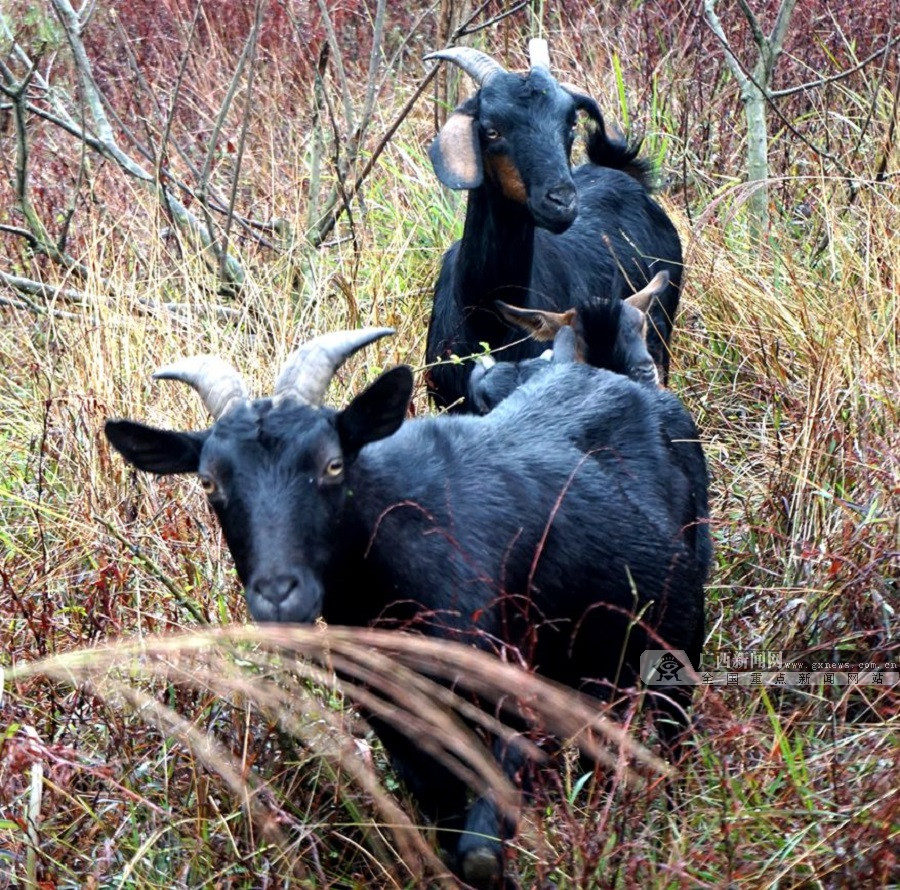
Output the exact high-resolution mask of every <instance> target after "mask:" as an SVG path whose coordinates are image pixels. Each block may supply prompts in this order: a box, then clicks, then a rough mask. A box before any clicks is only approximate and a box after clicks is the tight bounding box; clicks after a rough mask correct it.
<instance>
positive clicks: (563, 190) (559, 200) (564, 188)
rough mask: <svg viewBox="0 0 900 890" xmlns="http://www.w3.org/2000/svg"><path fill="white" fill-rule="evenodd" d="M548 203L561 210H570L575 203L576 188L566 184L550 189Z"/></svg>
mask: <svg viewBox="0 0 900 890" xmlns="http://www.w3.org/2000/svg"><path fill="white" fill-rule="evenodd" d="M547 201H548V202H549V203H550V204H552V205H554V206H555V207H558V208H559V209H560V210H568V209H569V208H570V207H571V206H572V205H573V204H574V203H575V186H574V185H570V184H568V183H564V184H563V185H558V186H556V187H555V188H552V189H550V190H549V191H548V192H547Z"/></svg>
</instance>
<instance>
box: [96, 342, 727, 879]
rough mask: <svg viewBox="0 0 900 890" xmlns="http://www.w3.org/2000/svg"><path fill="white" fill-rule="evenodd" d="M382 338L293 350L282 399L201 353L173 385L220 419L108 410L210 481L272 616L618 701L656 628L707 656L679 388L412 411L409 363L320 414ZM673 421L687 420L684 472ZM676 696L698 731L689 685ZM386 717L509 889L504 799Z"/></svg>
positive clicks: (433, 797)
mask: <svg viewBox="0 0 900 890" xmlns="http://www.w3.org/2000/svg"><path fill="white" fill-rule="evenodd" d="M385 333H387V331H386V330H384V329H374V330H372V329H370V330H365V331H361V332H354V333H349V334H341V333H335V334H329V335H325V336H324V337H321V338H317V339H316V340H314V341H312V342H311V343H309V344H307V345H306V346H304V347H302V348H301V349H299V350H298V351H297V352H295V353H293V354H292V356H291V357H290V358H289V359H288V362H287V363H286V365H285V367H284V369H283V370H282V372H281V373H280V375H279V377H278V380H277V382H276V386H275V394H274V396H273V397H272V398H266V399H257V400H254V401H251V400H249V399H248V398H247V391H246V389H245V388H244V385H243V383H242V382H241V380H240V378H239V377H238V375H237V373H236V372H235V371H234V370H232V369H231V368H230V367H229V366H227V365H226V364H225V363H224V362H221V361H220V360H215V359H211V358H208V357H204V358H197V359H186V360H184V361H183V362H180V363H176V364H175V365H173V366H171V367H169V368H165V369H163V370H162V371H160V372H158V373H157V374H156V375H155V376H157V377H165V378H173V379H178V380H182V381H184V382H186V383H189V384H190V385H192V386H193V387H195V388H196V389H197V390H198V392H199V393H200V394H201V396H202V397H203V400H204V402H205V404H206V405H207V407H208V408H209V410H210V412H211V413H212V414H213V417H214V418H215V422H214V423H213V425H212V427H211V428H209V429H207V430H204V431H198V432H176V431H169V430H161V429H154V428H152V427H148V426H144V425H143V424H139V423H135V422H132V421H127V420H110V421H107V423H106V435H107V437H108V439H109V441H110V442H111V443H112V445H113V446H114V447H115V448H116V449H117V450H118V451H119V452H121V454H122V455H123V456H124V457H125V459H126V460H128V461H129V462H130V463H132V464H133V465H134V466H136V467H138V468H140V469H143V470H148V471H150V472H153V473H161V474H162V473H188V472H193V473H197V474H198V475H199V477H200V480H201V484H202V486H203V489H204V491H205V492H206V493H207V495H208V497H209V502H210V504H211V505H212V508H213V510H214V511H215V513H216V515H217V516H218V518H219V521H220V523H221V525H222V529H223V532H224V535H225V539H226V541H227V542H228V546H229V548H230V550H231V553H232V555H233V557H234V561H235V564H236V566H237V571H238V574H239V576H240V578H241V580H242V581H243V583H244V588H245V591H246V596H247V602H248V605H249V608H250V613H251V615H252V616H253V617H254V618H255V619H256V620H257V621H276V622H281V621H291V622H310V621H314V620H315V619H316V618H318V617H319V616H323V617H324V618H325V620H327V621H328V622H330V623H332V624H347V625H357V626H359V625H371V624H376V623H385V622H389V623H392V624H394V625H396V626H402V627H405V628H415V629H418V630H420V631H421V632H422V633H424V634H429V635H433V636H439V637H444V638H453V639H458V640H468V641H471V642H472V643H473V644H474V645H476V646H479V647H483V648H485V649H492V648H493V647H498V648H507V647H516V648H517V649H518V650H519V651H520V652H521V654H522V657H523V658H524V659H526V660H527V661H528V663H529V664H531V665H533V666H534V667H535V668H536V669H537V670H539V671H540V672H541V673H543V674H545V675H546V676H548V677H551V678H554V679H555V680H557V681H560V682H562V683H566V684H568V685H569V686H571V687H573V688H576V689H581V690H584V691H585V692H586V693H589V694H594V695H598V696H604V697H605V695H606V694H608V692H609V688H610V686H611V685H612V684H613V683H618V685H620V686H622V687H625V686H629V685H632V684H633V683H634V682H635V678H636V672H637V669H638V662H639V657H640V654H641V652H642V651H643V650H644V649H645V648H647V647H648V645H649V648H659V642H658V641H659V640H660V639H661V640H664V641H665V642H666V644H667V645H669V646H671V647H673V648H677V649H683V650H685V651H686V653H687V654H688V656H689V657H690V658H691V659H692V661H693V662H694V664H697V663H698V659H699V655H700V649H701V646H702V642H703V632H704V631H703V611H704V607H703V582H704V578H705V575H706V572H707V567H708V564H709V547H708V545H707V544H704V543H703V542H704V541H708V529H707V527H706V525H705V524H704V523H703V519H704V517H705V515H706V513H705V509H706V488H705V479H706V475H705V473H706V470H705V463H704V458H703V453H702V450H701V449H700V446H699V444H698V443H697V442H696V436H695V435H694V434H693V432H692V431H693V425H692V423H691V420H690V417H689V416H688V415H687V414H686V412H685V411H684V409H683V408H682V406H681V404H680V403H679V402H678V400H677V399H676V398H675V397H674V396H672V395H671V394H670V393H668V392H666V391H662V390H652V389H649V388H647V387H643V386H639V385H637V384H635V383H633V382H632V381H630V380H628V379H626V378H624V377H622V376H620V375H615V374H611V373H609V372H606V371H599V370H596V369H594V368H591V367H589V366H587V365H583V364H575V363H571V364H557V365H555V366H554V367H553V369H551V371H550V372H548V373H546V374H543V375H541V376H540V377H539V378H537V379H536V380H535V381H532V382H531V383H528V384H525V385H524V386H522V387H521V388H520V389H519V390H518V391H517V392H516V393H514V394H513V395H511V396H510V397H509V398H508V399H506V400H505V401H504V402H503V403H502V404H501V405H499V406H498V407H497V409H496V410H495V411H493V412H491V413H490V414H488V415H486V416H485V417H473V416H454V417H437V418H426V419H422V420H416V421H412V422H409V423H403V421H404V417H405V415H406V411H407V405H408V402H409V399H410V395H411V392H412V384H413V378H412V373H411V371H410V369H409V368H407V367H405V366H401V367H397V368H393V369H392V370H389V371H386V372H385V373H384V374H382V375H381V376H380V377H379V378H378V379H377V380H376V381H375V382H374V383H372V384H371V385H370V386H369V387H368V388H367V389H366V390H364V391H363V392H362V393H361V394H360V395H358V396H356V397H355V398H354V399H353V400H352V401H351V402H350V404H349V405H348V406H347V407H346V408H345V409H344V410H342V411H336V410H333V409H330V408H323V407H320V403H321V400H322V397H323V395H324V392H325V389H326V387H327V385H328V382H329V380H330V378H331V376H332V375H333V373H334V371H335V370H336V368H337V367H338V366H339V365H340V363H341V362H342V361H343V360H344V359H345V358H346V357H347V356H348V355H349V354H351V353H352V352H353V351H355V350H356V349H359V348H360V347H361V346H362V345H364V344H366V343H368V342H371V341H372V340H373V339H375V338H376V337H380V336H382V335H384V334H385ZM535 386H539V387H540V394H537V393H535V392H530V390H532V389H534V388H535ZM669 427H673V428H677V432H678V434H679V435H685V434H686V432H687V431H691V438H692V442H691V444H690V448H689V450H687V451H685V455H687V457H688V462H687V465H685V463H684V461H683V460H682V457H681V455H679V456H677V458H673V455H672V454H671V451H670V445H669V442H670V435H669V433H668V429H669ZM698 480H699V481H700V482H701V483H702V485H700V486H698ZM701 488H702V491H701V490H700V489H701ZM698 497H699V500H698ZM647 628H651V629H652V634H650V632H649V631H648V630H647ZM651 640H652V642H651ZM671 692H672V694H671V698H672V699H677V701H676V702H675V703H673V702H672V701H669V708H670V711H669V712H670V713H671V714H672V715H673V716H674V718H675V719H678V720H680V721H681V722H682V725H683V720H684V714H683V707H684V706H686V704H687V698H686V697H685V693H688V695H689V692H690V690H689V688H686V687H678V688H677V689H673V690H672V691H671ZM679 695H680V696H681V698H680V699H678V698H677V697H678V696H679ZM371 722H372V724H373V726H374V727H375V728H376V730H377V731H378V733H379V735H380V736H381V738H382V740H383V742H384V744H385V746H386V748H387V749H388V751H389V752H390V754H391V756H392V759H393V762H394V764H395V766H396V768H397V770H398V773H399V774H400V776H401V777H402V778H403V779H404V781H405V782H406V784H407V786H408V787H409V788H410V790H411V791H412V792H413V794H414V795H415V796H416V798H417V799H418V801H419V803H420V805H421V807H422V810H423V812H424V813H425V814H426V815H427V816H428V817H429V818H431V819H433V820H435V823H436V824H438V825H440V826H442V827H443V828H445V829H450V830H452V831H454V832H456V833H455V834H450V833H448V834H447V835H442V837H443V838H444V839H445V840H446V839H449V840H451V841H452V842H453V844H455V846H456V857H457V858H456V860H455V867H456V868H457V870H458V872H459V873H460V874H461V875H462V876H463V877H464V879H465V880H466V881H467V882H469V883H471V884H476V885H479V886H489V885H493V883H494V882H495V881H496V880H497V879H498V877H499V876H500V875H501V874H502V868H503V866H502V861H503V857H502V855H501V847H500V840H499V838H501V837H504V836H507V835H508V833H509V832H510V831H511V830H512V828H513V826H510V825H508V824H504V823H505V820H504V819H503V818H502V817H501V815H500V813H499V812H498V810H497V808H496V807H495V805H494V804H493V803H491V802H490V800H488V799H487V798H482V799H479V800H477V801H475V802H474V803H473V804H472V805H471V806H469V807H467V805H466V791H467V789H466V787H465V786H464V784H463V783H462V781H461V780H460V779H458V778H457V777H456V776H455V774H453V773H452V772H451V771H450V770H449V769H448V768H447V767H446V766H444V765H442V764H441V763H440V762H438V761H437V760H435V759H434V758H432V757H431V756H430V755H429V754H428V753H427V752H426V751H424V750H422V749H421V748H419V747H418V746H417V745H416V743H415V742H414V741H411V740H409V739H407V738H406V737H404V736H403V735H401V734H400V733H399V732H398V731H397V730H396V729H395V728H393V727H391V726H389V725H387V724H385V723H383V722H381V721H378V720H372V721H371ZM498 756H499V757H500V759H501V761H502V762H503V765H504V768H505V769H507V770H508V772H509V774H510V775H511V776H512V775H514V774H515V773H516V771H517V770H518V768H519V767H520V766H521V756H520V755H517V754H516V753H515V752H512V751H510V750H509V749H507V750H505V751H504V750H503V749H502V748H498ZM491 838H497V839H498V840H491Z"/></svg>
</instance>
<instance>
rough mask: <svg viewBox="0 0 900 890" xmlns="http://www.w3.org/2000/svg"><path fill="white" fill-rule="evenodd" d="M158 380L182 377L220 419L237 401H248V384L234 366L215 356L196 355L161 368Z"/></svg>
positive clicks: (214, 418) (216, 418)
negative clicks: (246, 384) (245, 383)
mask: <svg viewBox="0 0 900 890" xmlns="http://www.w3.org/2000/svg"><path fill="white" fill-rule="evenodd" d="M153 378H154V380H180V381H181V382H182V383H187V384H188V386H192V387H193V388H194V389H196V390H197V392H198V393H199V394H200V398H201V399H203V404H204V405H205V406H206V410H207V411H209V413H210V414H211V415H212V417H213V420H218V419H219V418H220V417H221V416H222V415H223V414H224V413H225V412H226V411H227V410H228V409H229V408H230V407H232V405H233V404H234V403H235V402H236V401H245V400H246V399H247V397H248V393H247V387H246V386H245V385H244V381H243V380H241V375H240V374H238V372H237V371H235V370H234V368H232V367H231V365H229V364H228V362H226V361H225V360H224V359H221V358H219V357H218V356H215V355H195V356H191V357H190V358H183V359H180V360H179V361H177V362H174V363H173V364H171V365H166V366H165V367H164V368H160V369H159V370H158V371H156V372H155V373H154V374H153Z"/></svg>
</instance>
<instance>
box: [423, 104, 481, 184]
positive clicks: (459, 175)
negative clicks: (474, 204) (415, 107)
mask: <svg viewBox="0 0 900 890" xmlns="http://www.w3.org/2000/svg"><path fill="white" fill-rule="evenodd" d="M428 157H430V158H431V165H432V166H433V167H434V172H435V173H436V174H437V178H438V179H439V180H440V181H441V182H442V183H443V184H444V185H445V186H447V188H451V189H474V188H478V186H480V185H481V183H482V181H483V179H484V168H483V167H482V164H481V146H480V145H479V143H478V124H477V122H476V120H475V116H474V115H473V114H469V113H467V112H465V111H460V110H459V109H457V110H456V111H454V112H453V114H451V115H450V117H448V118H447V121H446V123H445V124H444V126H443V127H441V129H440V132H439V133H438V134H437V136H436V137H435V140H434V142H432V143H431V147H430V148H429V149H428Z"/></svg>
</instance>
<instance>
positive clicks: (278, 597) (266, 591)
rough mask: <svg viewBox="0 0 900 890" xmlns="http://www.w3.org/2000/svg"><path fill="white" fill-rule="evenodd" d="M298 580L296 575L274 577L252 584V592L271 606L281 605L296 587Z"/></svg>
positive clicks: (298, 583) (298, 584)
mask: <svg viewBox="0 0 900 890" xmlns="http://www.w3.org/2000/svg"><path fill="white" fill-rule="evenodd" d="M299 586H300V579H299V578H297V577H296V575H276V576H275V577H274V578H261V579H260V580H258V581H254V582H253V592H254V593H255V594H256V595H257V596H261V597H262V598H263V599H265V600H268V601H269V602H270V603H272V605H273V606H279V605H281V603H283V602H284V601H285V600H286V599H287V598H288V597H289V596H290V595H291V594H292V593H293V592H294V591H295V590H296V589H297V588H298V587H299Z"/></svg>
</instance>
